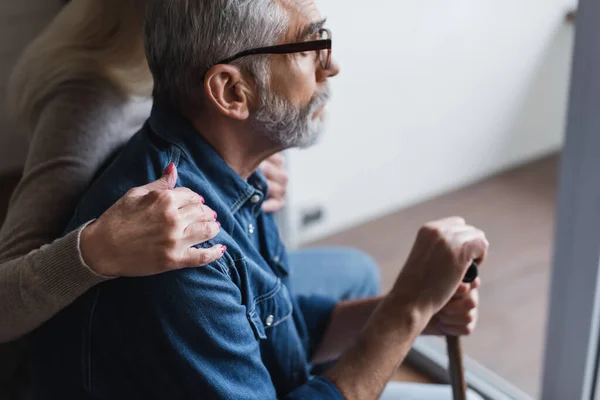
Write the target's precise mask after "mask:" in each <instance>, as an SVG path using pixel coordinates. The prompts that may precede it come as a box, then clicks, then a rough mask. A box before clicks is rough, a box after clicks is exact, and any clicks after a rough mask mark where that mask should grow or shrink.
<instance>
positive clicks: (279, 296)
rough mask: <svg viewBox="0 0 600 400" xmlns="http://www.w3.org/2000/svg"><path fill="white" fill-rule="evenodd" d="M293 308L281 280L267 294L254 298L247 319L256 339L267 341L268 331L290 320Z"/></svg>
mask: <svg viewBox="0 0 600 400" xmlns="http://www.w3.org/2000/svg"><path fill="white" fill-rule="evenodd" d="M293 311H294V306H293V304H292V300H291V298H290V295H289V292H288V291H287V290H286V289H285V288H284V286H283V283H282V282H281V279H279V278H278V279H277V282H276V284H275V286H274V287H273V288H272V289H271V290H269V291H268V292H266V293H264V294H262V295H259V296H256V297H255V298H254V301H253V303H252V307H251V308H250V311H248V319H249V320H250V324H251V325H252V329H253V330H254V333H255V334H256V336H257V338H258V339H267V335H268V333H269V330H270V329H272V328H275V327H277V326H278V325H280V324H282V323H284V322H286V321H287V320H289V319H290V318H292V313H293Z"/></svg>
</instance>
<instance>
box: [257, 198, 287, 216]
mask: <svg viewBox="0 0 600 400" xmlns="http://www.w3.org/2000/svg"><path fill="white" fill-rule="evenodd" d="M284 206H285V201H284V200H282V199H269V200H267V201H265V202H264V203H263V206H262V208H263V211H264V212H266V213H274V212H277V211H280V210H281V209H282V208H283V207H284Z"/></svg>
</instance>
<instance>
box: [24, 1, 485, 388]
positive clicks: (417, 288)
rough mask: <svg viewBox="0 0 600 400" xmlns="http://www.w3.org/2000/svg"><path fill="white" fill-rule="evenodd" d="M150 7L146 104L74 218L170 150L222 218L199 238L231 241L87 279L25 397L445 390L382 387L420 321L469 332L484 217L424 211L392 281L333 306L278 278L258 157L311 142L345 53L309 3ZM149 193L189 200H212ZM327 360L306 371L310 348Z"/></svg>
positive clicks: (184, 179)
mask: <svg viewBox="0 0 600 400" xmlns="http://www.w3.org/2000/svg"><path fill="white" fill-rule="evenodd" d="M147 7H148V9H147V15H146V47H147V54H148V60H149V64H150V68H151V70H152V73H153V75H154V79H155V106H154V109H153V110H152V114H151V117H150V119H149V120H148V122H147V124H146V125H145V126H144V127H143V128H142V130H141V131H140V132H139V133H138V134H137V135H136V136H135V137H134V138H133V139H132V140H131V142H130V143H128V144H127V146H126V147H125V148H124V149H123V150H122V152H121V153H120V155H119V156H118V157H117V158H116V159H115V161H114V162H113V163H112V164H111V165H110V166H109V167H108V169H107V170H106V171H105V172H104V173H103V174H102V175H101V176H100V177H99V178H98V179H97V180H96V182H95V183H94V184H93V185H92V187H91V188H90V189H89V191H88V192H87V194H86V195H85V196H84V198H83V199H82V201H81V203H80V204H79V207H78V210H77V213H76V215H75V217H74V218H73V221H72V223H71V226H72V227H75V226H78V225H79V223H80V222H81V221H88V220H90V219H91V218H93V217H95V216H97V215H99V214H100V213H102V211H104V210H105V209H106V208H107V207H109V206H110V205H111V204H112V203H113V202H115V201H116V200H117V199H118V198H120V197H121V195H122V194H123V193H124V192H125V191H127V190H128V189H130V188H132V187H135V186H138V185H141V184H143V183H145V182H148V181H150V180H153V179H155V178H157V177H158V176H160V175H161V174H162V171H163V169H165V168H173V167H174V166H175V165H176V166H177V168H178V171H179V178H178V185H180V186H186V187H189V188H190V189H192V190H199V189H201V190H202V193H204V194H205V196H204V197H205V199H206V203H207V204H208V205H209V206H210V207H211V208H212V209H214V210H215V211H216V212H217V213H218V220H219V221H220V223H221V228H222V229H221V231H220V233H219V235H218V236H217V238H216V239H215V240H214V241H211V242H208V243H205V244H203V246H212V245H213V244H214V243H223V244H224V245H225V246H226V247H225V246H224V247H222V251H223V252H224V253H225V255H224V257H223V258H221V259H220V260H218V261H215V262H213V263H211V264H209V265H208V266H206V267H203V268H196V269H187V270H180V271H175V272H168V273H165V274H161V275H158V276H154V277H147V278H137V279H117V280H114V281H110V282H107V283H104V284H102V285H100V286H98V287H96V288H94V289H92V290H90V291H89V292H88V293H87V294H86V295H85V296H83V297H82V298H81V299H79V300H78V301H77V302H76V303H74V304H73V305H72V306H71V307H69V308H67V309H66V310H64V311H63V312H62V313H60V314H59V315H58V316H57V317H56V318H55V319H54V320H52V321H50V322H49V323H48V324H47V325H46V326H44V327H43V328H42V329H41V330H40V332H39V334H38V335H37V344H38V347H37V348H38V349H39V350H37V352H36V358H37V362H36V371H35V392H36V393H35V398H38V399H46V398H48V399H56V398H77V399H85V398H89V399H92V398H93V399H111V400H115V399H139V398H144V399H184V398H185V399H187V398H189V399H192V398H206V399H261V400H264V399H275V398H286V399H342V398H348V399H361V400H362V399H376V398H378V397H379V396H380V395H381V393H382V392H383V391H384V390H385V396H387V397H388V398H399V399H400V398H401V399H407V398H419V399H426V398H428V397H429V398H440V396H441V397H442V398H443V397H445V398H450V394H449V390H448V389H447V388H435V387H431V388H425V389H423V388H419V389H415V390H416V391H414V392H412V394H411V393H410V390H412V388H410V387H409V388H410V390H408V389H406V388H405V389H399V390H397V388H395V387H393V385H391V386H388V388H387V389H386V384H387V382H388V380H389V378H390V377H391V376H392V374H393V373H394V371H395V369H396V368H397V367H398V365H399V364H400V363H401V362H402V360H403V359H404V357H405V356H406V354H407V353H408V351H409V349H410V347H411V344H412V343H413V341H414V339H415V338H416V337H417V336H418V335H419V334H421V333H426V334H440V333H442V332H443V333H448V334H456V335H459V334H468V333H469V332H470V331H471V330H472V329H473V317H474V315H475V312H476V304H477V292H476V290H475V288H474V287H473V286H468V285H464V284H461V283H460V282H461V279H462V277H463V276H464V274H465V272H466V270H467V267H468V266H469V265H470V263H471V262H472V260H474V259H476V260H479V261H481V260H482V259H483V258H484V257H485V253H486V251H487V247H488V243H487V240H486V238H485V235H484V234H483V232H481V231H479V230H478V229H476V228H474V227H472V226H469V225H467V224H466V223H465V221H464V220H462V219H461V218H448V219H444V220H440V221H435V222H431V223H428V224H426V225H424V226H423V228H422V229H421V230H420V231H419V233H418V235H417V238H416V241H415V244H414V247H413V249H412V252H411V254H410V256H409V258H408V260H407V261H406V264H405V265H404V268H403V270H402V272H401V273H400V275H399V277H398V280H397V282H396V284H395V286H394V288H393V289H392V291H391V292H390V293H389V294H388V295H386V296H381V297H376V298H369V299H363V300H358V301H350V302H348V301H346V302H339V303H336V302H335V301H334V300H333V299H330V298H328V297H324V296H320V295H317V294H313V295H295V294H294V291H293V288H290V287H288V284H287V283H288V274H289V269H288V261H287V256H286V250H285V248H284V246H283V244H282V243H281V242H280V240H279V236H278V234H277V228H276V227H275V223H274V220H273V217H272V216H271V215H270V214H265V213H264V212H263V211H262V207H261V205H262V202H263V201H264V199H265V195H266V184H265V180H264V177H263V176H262V174H261V173H260V172H259V171H257V167H258V165H259V164H260V163H261V162H262V161H263V160H265V159H266V158H267V157H269V156H270V155H272V154H274V153H276V152H278V151H281V150H282V149H285V148H289V147H307V146H310V145H311V144H313V143H314V142H315V140H316V138H317V136H318V135H319V133H320V131H321V128H322V121H323V119H324V115H325V113H324V107H325V104H326V102H327V99H328V97H329V92H328V86H327V81H328V79H329V78H332V77H334V76H335V75H336V74H337V73H338V66H337V65H336V64H335V62H334V61H333V60H332V58H331V33H330V32H329V31H328V30H327V29H325V27H324V21H323V19H322V18H321V16H320V14H319V12H318V10H317V8H316V5H315V3H314V1H313V0H252V1H247V0H169V1H165V0H149V1H148V5H147ZM140 165H144V166H145V168H139V167H138V166H140ZM175 190H186V189H175ZM150 195H153V194H150ZM155 195H156V196H160V198H161V201H165V202H169V204H171V207H173V208H180V209H182V211H184V212H189V213H198V214H200V215H202V213H204V212H205V211H206V210H205V209H204V208H201V207H197V206H189V205H187V204H185V202H184V203H182V204H178V203H174V202H173V198H172V197H171V196H169V192H161V193H160V194H158V193H156V194H155ZM190 196H194V195H193V194H192V193H191V192H190ZM168 217H169V216H168V215H167V216H166V219H165V221H166V222H165V223H172V221H170V219H169V218H168ZM214 229H217V227H216V226H215V227H214ZM338 358H339V361H338V362H337V363H336V364H335V366H334V367H333V368H332V369H330V370H329V371H327V372H326V373H325V375H323V376H317V377H312V376H310V367H311V363H313V362H323V361H327V360H332V359H338ZM394 396H396V397H394ZM411 396H412V397H411Z"/></svg>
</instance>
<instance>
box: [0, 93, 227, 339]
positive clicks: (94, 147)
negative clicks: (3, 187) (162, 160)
mask: <svg viewBox="0 0 600 400" xmlns="http://www.w3.org/2000/svg"><path fill="white" fill-rule="evenodd" d="M106 87H107V86H106V85H104V86H101V87H99V86H98V85H96V86H94V85H87V86H86V87H85V88H84V89H79V90H77V91H65V92H64V93H63V94H61V95H60V97H59V98H55V99H53V100H51V101H50V102H49V103H48V104H47V105H46V106H45V108H44V111H43V112H42V113H41V115H40V118H39V120H38V121H37V123H36V124H35V130H34V134H33V136H32V141H31V145H30V151H29V154H28V158H27V163H26V166H25V170H24V174H23V178H22V179H21V181H20V183H19V185H18V186H17V188H16V190H15V192H14V194H13V197H12V198H11V203H10V207H9V211H8V214H7V218H6V221H5V223H4V225H3V227H2V230H1V231H0V342H3V341H8V340H12V339H16V338H18V337H19V336H21V335H24V334H26V333H28V332H30V331H32V330H34V329H35V328H37V327H38V326H40V325H41V324H42V323H44V322H45V321H47V320H48V319H50V318H51V317H52V316H53V315H54V314H56V313H57V312H58V311H60V310H61V309H62V308H64V307H66V306H67V305H69V304H70V303H71V302H73V301H74V300H75V299H76V298H77V297H78V296H80V295H81V294H82V293H84V292H85V291H86V290H88V289H89V288H90V287H92V286H93V285H95V284H97V283H99V282H101V281H103V280H105V279H108V277H107V276H106V275H111V276H123V275H126V276H140V275H151V274H155V273H159V272H164V271H165V267H164V265H165V264H164V261H165V260H169V261H170V263H167V264H166V265H167V266H168V268H171V269H175V268H181V267H188V266H192V265H196V266H198V265H204V264H207V263H209V262H212V261H213V260H214V259H216V258H219V257H220V256H221V255H222V248H221V247H220V246H215V248H213V249H209V250H207V251H206V250H203V251H200V250H196V249H190V246H192V245H194V244H196V243H201V242H204V241H206V240H208V239H210V238H212V237H214V236H215V235H216V233H217V231H218V229H219V228H218V225H217V223H216V222H215V216H214V213H213V212H212V210H210V209H209V208H208V207H206V206H204V205H203V204H202V202H201V197H200V196H199V195H197V194H195V193H192V192H191V191H186V189H180V190H179V189H176V190H171V189H172V188H173V186H174V184H175V181H176V179H177V177H176V171H175V170H174V169H172V170H171V171H168V172H169V173H168V174H166V175H165V176H164V177H163V178H161V180H159V181H156V182H154V183H152V184H150V185H148V186H147V187H144V188H137V189H134V190H132V191H130V192H128V194H127V195H126V196H124V198H123V199H121V200H120V201H119V202H117V203H116V204H115V205H114V206H113V207H111V209H109V210H108V211H107V212H106V213H105V214H104V215H102V216H101V217H100V218H99V219H98V220H97V221H96V222H94V223H93V224H92V225H90V226H88V227H87V228H85V229H79V230H78V231H75V232H72V233H70V234H69V235H67V236H65V237H64V238H61V239H59V240H57V241H54V242H53V240H54V239H56V238H57V237H59V236H60V235H61V234H62V232H63V230H64V227H65V226H66V225H67V223H68V221H69V219H70V218H71V216H72V214H73V212H74V208H75V206H76V204H77V202H78V200H79V197H80V196H81V195H82V194H83V192H84V191H85V190H86V188H87V187H88V185H89V183H90V182H91V180H92V179H93V176H94V175H95V173H96V172H97V170H98V169H99V168H100V166H101V165H102V164H103V163H104V162H105V161H106V159H107V158H108V155H109V154H110V153H111V152H112V151H114V150H115V149H116V148H118V147H119V146H120V145H121V144H123V143H124V142H125V141H126V140H128V139H129V137H130V136H131V135H132V134H133V131H135V130H136V129H137V127H138V126H139V125H141V123H142V122H143V121H144V119H145V117H146V116H147V115H143V116H142V115H141V114H142V113H141V112H140V110H139V109H138V108H137V107H136V106H139V104H134V103H130V102H129V103H128V102H123V100H122V99H121V98H120V97H119V96H117V95H116V94H113V93H112V92H109V91H107V89H106ZM136 111H137V112H138V114H139V115H136ZM142 111H143V110H142ZM146 113H147V110H146ZM136 118H137V119H138V120H139V122H136ZM132 120H134V122H133V123H132V122H131V121H132ZM133 125H135V126H133ZM128 129H129V131H128ZM49 243H51V244H49ZM82 251H83V253H82ZM148 257H152V258H153V259H155V260H156V261H154V262H151V263H150V264H146V263H142V264H139V265H143V266H144V267H143V269H141V268H140V267H138V266H137V265H138V263H132V262H128V261H131V260H136V259H138V260H139V259H144V260H145V259H146V258H148ZM194 263H195V264H194Z"/></svg>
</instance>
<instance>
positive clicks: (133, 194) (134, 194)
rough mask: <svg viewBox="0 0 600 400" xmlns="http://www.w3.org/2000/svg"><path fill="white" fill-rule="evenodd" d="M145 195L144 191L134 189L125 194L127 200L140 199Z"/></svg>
mask: <svg viewBox="0 0 600 400" xmlns="http://www.w3.org/2000/svg"><path fill="white" fill-rule="evenodd" d="M142 194H143V190H142V189H140V188H137V187H135V188H133V189H129V190H128V191H127V192H126V193H125V196H124V197H125V198H131V197H139V196H141V195H142Z"/></svg>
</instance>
